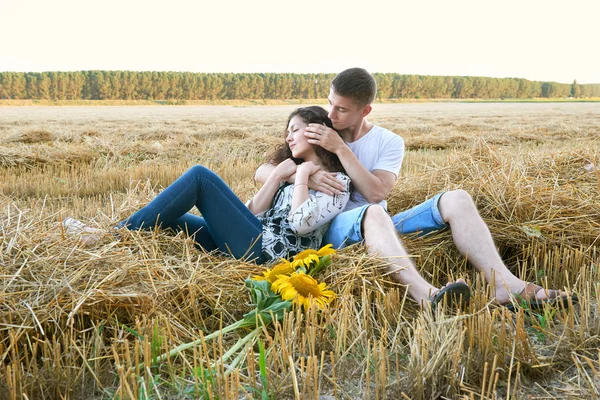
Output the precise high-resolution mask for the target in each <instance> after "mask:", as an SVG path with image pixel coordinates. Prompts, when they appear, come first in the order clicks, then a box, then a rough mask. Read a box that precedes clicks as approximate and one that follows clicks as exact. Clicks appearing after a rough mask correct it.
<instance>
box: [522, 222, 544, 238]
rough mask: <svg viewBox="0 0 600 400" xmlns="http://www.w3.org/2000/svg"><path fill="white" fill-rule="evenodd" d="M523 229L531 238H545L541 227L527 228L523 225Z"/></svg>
mask: <svg viewBox="0 0 600 400" xmlns="http://www.w3.org/2000/svg"><path fill="white" fill-rule="evenodd" d="M521 229H522V230H523V232H525V234H526V235H527V236H529V237H536V238H543V237H544V235H542V231H541V228H540V227H539V226H527V225H523V226H521Z"/></svg>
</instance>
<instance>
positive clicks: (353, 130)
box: [340, 118, 373, 143]
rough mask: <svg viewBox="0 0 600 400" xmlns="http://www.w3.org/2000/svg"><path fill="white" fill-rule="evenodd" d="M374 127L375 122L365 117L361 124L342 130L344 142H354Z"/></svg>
mask: <svg viewBox="0 0 600 400" xmlns="http://www.w3.org/2000/svg"><path fill="white" fill-rule="evenodd" d="M372 128H373V124H372V123H370V122H369V121H367V119H366V118H363V120H362V122H361V123H360V124H359V125H356V126H351V127H349V128H346V129H344V130H342V131H341V132H340V135H341V136H342V139H344V142H347V143H352V142H356V141H357V140H358V139H360V138H362V137H363V136H365V135H366V134H367V133H369V131H370V130H371V129H372Z"/></svg>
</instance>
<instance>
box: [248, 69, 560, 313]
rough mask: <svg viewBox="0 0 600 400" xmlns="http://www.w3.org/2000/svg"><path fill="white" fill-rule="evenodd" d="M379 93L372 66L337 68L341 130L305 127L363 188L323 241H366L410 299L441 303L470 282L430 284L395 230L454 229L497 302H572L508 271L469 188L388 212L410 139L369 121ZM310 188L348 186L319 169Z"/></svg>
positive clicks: (335, 113) (265, 169)
mask: <svg viewBox="0 0 600 400" xmlns="http://www.w3.org/2000/svg"><path fill="white" fill-rule="evenodd" d="M376 92H377V85H376V83H375V79H374V78H373V76H372V75H371V74H370V73H369V72H367V71H366V70H364V69H362V68H351V69H348V70H345V71H343V72H341V73H339V74H338V75H337V76H336V77H335V78H334V80H333V82H332V84H331V90H330V92H329V104H330V111H329V118H331V120H332V122H333V127H334V128H335V129H336V130H337V131H338V132H340V135H338V134H337V133H336V131H334V130H333V129H330V128H328V127H326V126H324V125H317V124H310V125H309V126H308V128H307V129H306V132H305V135H306V136H308V137H309V143H312V144H315V145H319V146H322V147H323V148H325V149H326V150H329V151H331V152H333V153H335V154H336V155H337V156H338V157H339V159H340V160H341V162H342V164H343V165H344V168H345V169H346V172H347V173H348V175H349V176H350V178H351V179H352V183H353V184H354V187H355V190H356V192H357V193H356V192H355V194H354V201H350V202H349V203H348V205H347V206H346V209H345V211H344V212H343V213H342V214H340V215H338V216H337V217H336V218H335V219H334V220H333V222H332V223H331V226H330V228H329V231H328V233H327V235H326V237H325V239H324V240H325V241H324V243H332V244H333V246H334V247H335V248H340V247H344V246H347V245H350V244H354V243H358V242H362V241H364V242H365V244H366V246H367V249H368V251H369V252H370V253H373V254H377V255H379V256H380V257H383V258H385V259H386V260H388V261H389V262H390V267H389V269H390V276H391V277H392V278H393V279H395V280H397V281H398V282H400V283H402V284H405V285H407V286H408V289H407V290H408V292H409V294H410V295H411V297H413V298H414V299H415V300H416V301H417V302H418V303H419V304H421V305H422V306H424V305H425V304H426V303H427V302H432V303H434V304H435V303H437V302H438V301H439V300H440V299H441V298H442V297H443V296H444V295H445V294H454V295H456V296H459V295H461V296H463V298H464V297H468V295H469V290H468V287H467V286H466V284H465V283H464V281H458V282H455V283H451V284H448V285H446V286H445V287H443V288H441V289H438V288H436V287H434V286H432V285H431V284H430V283H428V282H427V281H426V280H425V279H423V277H422V276H421V275H419V273H418V271H417V269H416V268H415V266H414V264H413V263H412V261H411V259H410V257H409V255H408V253H407V252H406V250H405V249H404V247H403V246H402V243H401V242H400V240H399V238H398V235H397V233H411V232H415V231H417V230H418V231H425V232H427V231H431V230H437V229H443V228H446V227H450V228H451V231H452V238H453V240H454V243H455V245H456V247H457V248H458V250H459V251H460V253H461V254H463V256H467V255H468V259H469V261H470V262H471V264H472V265H473V266H474V267H475V268H476V269H477V270H478V271H480V272H481V271H483V273H484V274H485V278H486V280H487V282H488V283H490V284H492V285H493V286H494V287H493V293H494V294H495V298H496V301H497V303H498V304H502V305H504V304H510V303H511V299H512V298H513V297H514V295H513V294H515V293H516V294H519V295H520V296H521V297H522V298H523V299H526V300H528V301H529V302H530V305H531V306H533V307H535V306H540V305H541V304H542V303H543V302H545V301H558V300H560V301H566V300H567V298H566V293H565V292H561V291H558V290H544V289H542V288H541V287H540V286H537V285H535V284H533V283H527V282H525V281H522V280H521V279H519V278H517V277H516V276H515V275H514V274H513V273H512V272H510V271H509V269H508V268H507V267H506V265H505V264H504V262H503V261H502V259H501V258H500V255H499V254H498V252H497V250H496V246H495V245H494V242H493V239H492V236H491V234H490V231H489V229H488V227H487V225H486V224H485V222H484V221H483V219H482V218H481V216H480V215H479V212H478V211H477V208H476V206H475V204H474V202H473V200H472V199H471V196H470V195H469V194H468V193H467V192H465V191H463V190H455V191H450V192H445V193H440V194H438V195H436V196H434V197H433V198H432V199H429V200H427V201H426V202H424V203H422V204H420V205H418V206H416V207H414V208H412V209H410V210H408V211H405V212H402V213H400V214H397V215H395V216H393V217H391V218H390V216H389V215H388V213H387V211H386V209H387V207H386V202H385V199H386V198H387V196H388V195H389V193H390V191H391V190H392V188H393V186H394V184H395V182H396V179H397V178H398V172H399V170H400V166H401V164H402V158H403V155H404V142H403V140H402V138H401V137H400V136H397V135H396V134H394V133H392V132H390V131H389V130H387V129H384V128H381V127H379V126H376V125H374V124H372V123H370V122H369V121H368V120H367V116H368V115H369V114H370V112H371V109H372V107H371V103H372V102H373V100H374V99H375V94H376ZM340 136H341V137H340ZM273 168H274V166H273V165H270V164H264V165H262V166H260V167H259V169H258V170H257V172H256V176H255V179H256V180H257V181H258V182H261V183H263V182H265V181H266V178H267V177H268V176H269V174H270V172H271V171H272V170H273ZM309 187H310V188H311V189H315V190H319V191H322V192H325V193H339V192H340V190H342V189H343V186H342V185H341V184H340V183H339V182H337V181H336V180H335V178H333V176H331V174H328V173H325V172H322V173H318V174H315V175H313V178H312V179H311V180H310V182H309Z"/></svg>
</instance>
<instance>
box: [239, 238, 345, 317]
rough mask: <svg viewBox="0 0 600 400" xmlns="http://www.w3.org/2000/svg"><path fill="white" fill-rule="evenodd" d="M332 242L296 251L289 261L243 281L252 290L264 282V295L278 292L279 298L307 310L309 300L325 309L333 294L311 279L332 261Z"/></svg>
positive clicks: (284, 261)
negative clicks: (318, 247)
mask: <svg viewBox="0 0 600 400" xmlns="http://www.w3.org/2000/svg"><path fill="white" fill-rule="evenodd" d="M331 247H332V245H331V244H328V245H327V246H324V247H322V248H321V249H320V250H313V249H308V250H304V251H303V252H301V253H298V254H297V255H296V256H295V257H294V258H293V260H292V261H288V260H286V259H283V258H282V259H281V262H280V263H279V264H277V265H275V266H274V267H272V268H267V269H266V270H265V271H264V272H263V275H262V276H255V277H253V278H248V279H247V280H246V286H247V287H248V288H250V290H252V288H254V287H257V286H258V285H259V284H257V283H256V282H267V284H266V285H260V286H267V287H268V289H269V290H268V291H265V294H269V293H270V295H276V294H277V295H279V296H280V299H281V301H288V302H291V303H292V304H296V305H298V306H302V307H303V308H304V309H305V310H306V309H308V308H309V307H310V305H311V303H312V302H314V303H316V305H317V307H318V308H319V309H323V308H325V307H326V306H327V305H328V304H329V303H331V302H332V301H333V300H334V299H335V297H336V296H335V293H334V292H333V291H332V290H330V289H328V288H327V285H326V284H325V283H324V282H322V283H319V282H317V280H316V279H315V278H314V276H315V275H317V274H318V273H319V272H320V271H322V270H323V269H325V268H326V267H328V266H329V265H330V264H331V255H333V254H335V250H333V249H332V248H331Z"/></svg>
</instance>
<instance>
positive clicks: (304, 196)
mask: <svg viewBox="0 0 600 400" xmlns="http://www.w3.org/2000/svg"><path fill="white" fill-rule="evenodd" d="M320 169H321V167H319V166H317V165H315V164H313V163H312V162H310V161H308V162H304V163H302V164H300V165H299V166H298V168H297V169H296V181H295V183H294V195H293V197H292V209H291V210H290V214H292V213H293V212H294V211H296V209H297V208H298V207H300V205H301V204H302V203H304V202H305V201H306V200H308V199H309V197H308V181H309V179H310V177H311V175H313V174H315V173H316V172H317V171H319V170H320Z"/></svg>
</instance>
